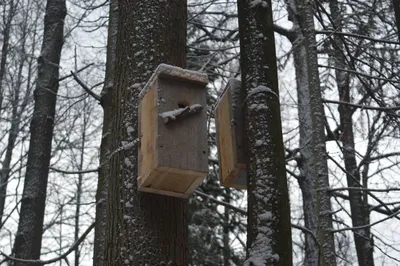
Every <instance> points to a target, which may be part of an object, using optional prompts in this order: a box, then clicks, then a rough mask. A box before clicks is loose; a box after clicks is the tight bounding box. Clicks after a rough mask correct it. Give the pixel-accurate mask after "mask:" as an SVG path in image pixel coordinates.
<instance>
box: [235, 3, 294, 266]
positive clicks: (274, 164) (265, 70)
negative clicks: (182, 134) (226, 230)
mask: <svg viewBox="0 0 400 266" xmlns="http://www.w3.org/2000/svg"><path fill="white" fill-rule="evenodd" d="M238 13H239V31H240V51H241V69H242V73H241V74H242V95H243V97H244V99H246V101H245V106H244V108H245V115H246V118H245V135H246V145H247V158H249V159H248V162H247V165H248V169H247V176H248V228H247V260H246V262H245V265H248V266H251V265H253V266H256V265H257V266H258V265H282V266H283V265H285V266H287V265H292V239H291V226H290V206H289V196H288V187H287V180H286V170H285V158H284V149H283V139H282V127H281V116H280V104H279V90H278V77H277V67H276V54H275V39H274V31H273V22H272V6H271V1H270V0H268V1H267V0H263V1H251V0H239V1H238Z"/></svg>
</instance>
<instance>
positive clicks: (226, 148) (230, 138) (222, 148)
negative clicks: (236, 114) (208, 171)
mask: <svg viewBox="0 0 400 266" xmlns="http://www.w3.org/2000/svg"><path fill="white" fill-rule="evenodd" d="M215 120H216V130H217V145H218V157H219V169H220V176H221V181H222V183H223V184H225V183H226V181H229V180H227V179H228V177H229V176H230V174H231V172H232V171H233V170H234V168H235V165H236V164H237V157H236V149H235V143H234V140H235V136H234V131H232V127H231V123H232V106H231V95H230V93H229V90H228V91H225V93H224V95H222V97H221V98H220V100H219V103H218V106H217V108H216V110H215Z"/></svg>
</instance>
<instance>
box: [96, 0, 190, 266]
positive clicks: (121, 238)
mask: <svg viewBox="0 0 400 266" xmlns="http://www.w3.org/2000/svg"><path fill="white" fill-rule="evenodd" d="M186 2H187V1H186V0H168V1H142V0H134V1H128V0H123V1H118V5H119V6H118V32H117V46H116V61H115V69H114V84H113V86H114V87H113V93H112V95H113V97H112V112H111V113H112V116H113V117H112V122H111V135H110V139H109V140H110V147H111V150H110V151H111V154H110V174H109V176H110V179H109V184H108V204H107V205H108V215H107V230H106V243H105V254H104V264H105V265H123V264H125V265H146V264H147V265H165V264H171V265H181V266H183V265H188V247H187V243H188V241H187V237H188V227H187V217H186V216H187V202H186V201H185V200H182V199H178V198H173V197H167V196H160V195H155V194H150V193H142V192H138V191H137V145H136V144H135V143H136V142H137V138H138V132H137V122H138V112H137V111H138V103H139V100H138V93H139V90H140V89H141V88H142V87H143V86H144V85H145V83H146V82H147V80H148V79H149V78H150V76H151V74H152V73H153V71H154V70H155V68H156V67H157V66H158V65H159V64H160V63H168V64H172V65H176V66H180V67H184V66H185V64H186V54H185V50H186V49H185V47H186V20H187V3H186ZM124 143H125V145H124V146H125V147H129V148H126V149H122V150H121V151H118V150H120V149H119V148H120V147H121V145H122V144H124ZM126 143H132V144H126Z"/></svg>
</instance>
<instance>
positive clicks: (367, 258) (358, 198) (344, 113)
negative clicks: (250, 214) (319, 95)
mask: <svg viewBox="0 0 400 266" xmlns="http://www.w3.org/2000/svg"><path fill="white" fill-rule="evenodd" d="M329 6H330V9H331V15H332V19H333V22H334V28H337V29H342V27H343V20H342V16H341V13H340V9H339V4H338V1H337V0H330V3H329ZM333 39H334V46H333V50H334V54H333V55H332V57H333V59H334V60H333V61H334V64H335V67H336V68H338V69H345V68H346V59H345V57H344V54H343V51H344V47H343V40H342V39H341V37H340V36H339V35H334V37H333ZM335 76H336V84H337V86H338V92H339V100H340V101H343V102H347V103H350V77H349V74H348V73H346V72H344V71H339V70H336V71H335ZM338 109H339V115H340V130H341V140H342V143H343V147H342V152H343V159H344V165H345V169H346V172H347V173H346V178H347V186H348V187H361V180H360V172H359V170H358V167H357V160H356V150H355V144H354V132H353V120H352V115H353V110H352V108H351V106H349V105H345V104H342V105H339V108H338ZM365 197H367V195H365ZM349 203H350V210H351V221H352V224H353V226H355V227H357V226H363V225H368V224H369V207H368V201H367V199H366V198H365V199H364V200H363V196H362V191H361V190H349ZM353 235H354V242H355V246H356V251H357V258H358V264H359V265H363V266H373V265H374V258H373V243H372V239H371V232H370V228H369V227H366V228H363V229H359V230H357V231H354V232H353Z"/></svg>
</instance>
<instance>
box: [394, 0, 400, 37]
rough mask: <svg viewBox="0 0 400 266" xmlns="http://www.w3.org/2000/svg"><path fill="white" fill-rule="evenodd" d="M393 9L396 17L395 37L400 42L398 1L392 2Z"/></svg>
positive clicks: (399, 6)
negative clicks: (396, 36)
mask: <svg viewBox="0 0 400 266" xmlns="http://www.w3.org/2000/svg"><path fill="white" fill-rule="evenodd" d="M393 8H394V14H395V17H396V25H397V35H398V37H399V42H400V0H393Z"/></svg>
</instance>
